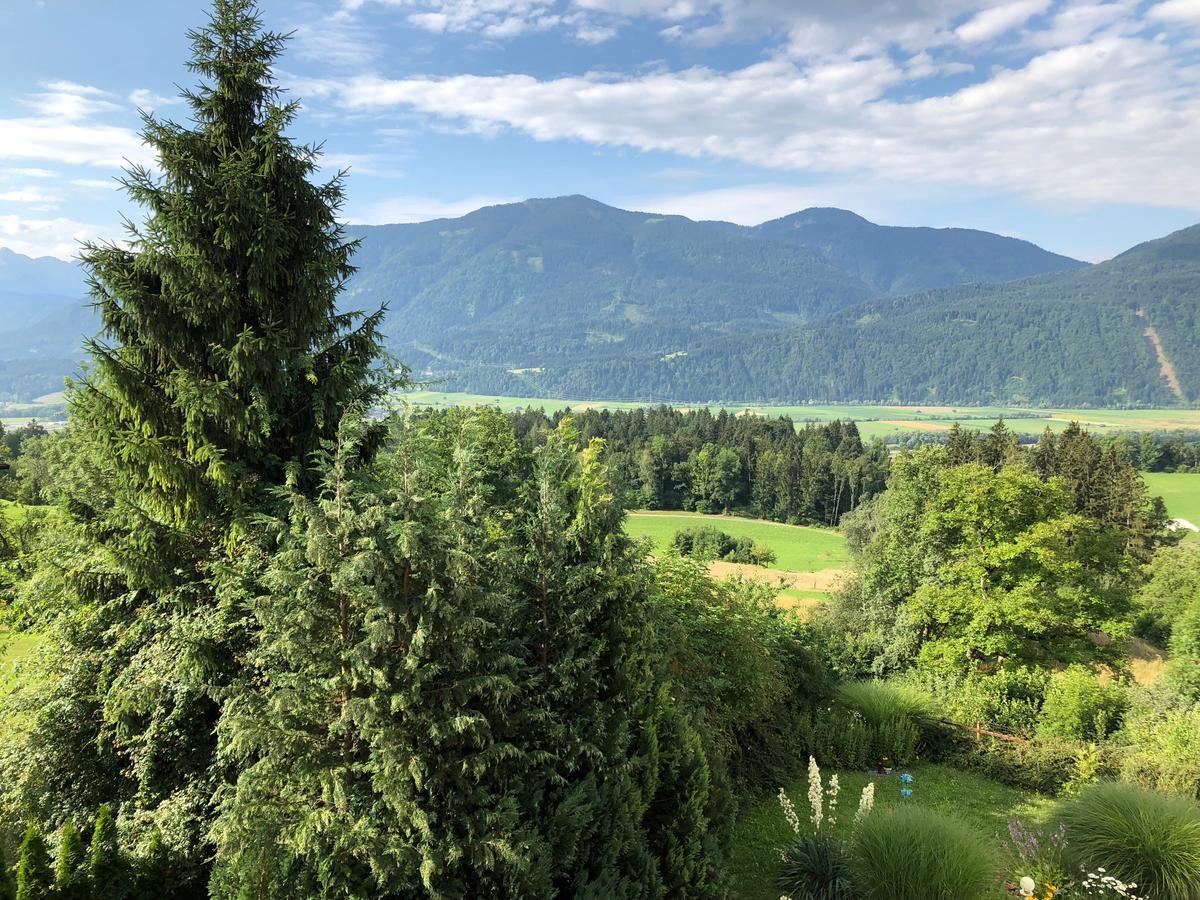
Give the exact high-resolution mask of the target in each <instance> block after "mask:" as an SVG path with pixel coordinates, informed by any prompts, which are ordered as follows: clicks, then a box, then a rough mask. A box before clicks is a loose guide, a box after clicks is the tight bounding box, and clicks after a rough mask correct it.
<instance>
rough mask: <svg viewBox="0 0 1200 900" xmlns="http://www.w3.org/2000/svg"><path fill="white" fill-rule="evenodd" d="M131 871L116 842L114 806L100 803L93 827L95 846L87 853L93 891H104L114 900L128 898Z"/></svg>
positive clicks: (89, 877) (89, 876)
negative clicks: (129, 873) (129, 872)
mask: <svg viewBox="0 0 1200 900" xmlns="http://www.w3.org/2000/svg"><path fill="white" fill-rule="evenodd" d="M127 876H128V871H127V866H126V863H125V860H124V858H123V857H122V854H121V849H120V845H119V844H118V841H117V821H116V818H115V817H114V816H113V811H112V807H110V806H107V805H105V806H101V807H100V812H99V813H98V814H97V815H96V824H95V826H94V827H93V829H92V845H91V849H90V853H89V856H88V879H89V881H90V883H91V886H92V888H93V890H99V889H100V887H101V885H103V890H104V891H105V892H106V894H107V896H109V897H112V898H113V900H120V898H122V897H125V896H126V893H127V891H128V887H129V882H128V877H127Z"/></svg>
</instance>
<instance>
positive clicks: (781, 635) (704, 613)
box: [650, 557, 831, 792]
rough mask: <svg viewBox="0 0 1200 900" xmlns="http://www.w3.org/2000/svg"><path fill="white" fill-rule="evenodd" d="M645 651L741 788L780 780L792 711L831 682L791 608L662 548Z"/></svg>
mask: <svg viewBox="0 0 1200 900" xmlns="http://www.w3.org/2000/svg"><path fill="white" fill-rule="evenodd" d="M654 574H655V591H654V599H655V602H654V603H652V604H651V607H650V609H651V612H652V615H653V617H654V623H653V624H654V630H653V631H654V638H655V643H656V647H655V654H654V655H655V657H656V658H657V659H658V660H660V661H661V664H662V665H663V666H664V667H665V673H664V674H665V675H666V677H668V678H669V679H670V680H671V682H672V684H673V696H675V697H676V698H677V699H678V700H679V702H680V703H681V704H682V705H683V706H684V708H685V709H686V710H688V712H689V713H690V714H691V715H692V718H693V720H694V721H695V722H696V723H698V724H699V725H702V726H703V729H704V730H705V731H706V732H708V733H711V734H712V735H713V736H714V738H715V739H716V741H717V746H718V749H719V750H720V752H721V755H722V756H723V757H724V758H725V759H726V760H727V761H728V766H729V773H730V775H731V776H732V777H733V778H734V779H735V781H736V782H737V783H738V785H739V787H740V788H741V789H743V790H747V789H748V790H750V791H751V792H753V791H754V790H769V789H772V788H774V787H776V786H778V785H779V784H781V783H784V782H786V781H788V780H790V779H791V778H792V777H793V776H794V774H795V773H796V771H797V770H798V769H799V767H800V766H801V765H802V764H803V762H804V760H805V759H806V758H807V757H805V756H803V755H802V754H798V753H797V752H796V746H795V745H796V735H797V731H798V730H799V729H800V728H801V726H800V725H799V719H800V718H801V717H803V716H804V715H805V711H806V710H808V709H811V708H813V707H814V706H815V705H816V703H817V701H818V700H819V699H820V698H822V697H825V696H828V693H829V691H830V690H831V688H830V686H829V684H828V682H827V681H826V679H825V676H824V673H823V672H822V671H821V669H820V667H819V666H818V665H817V664H816V663H815V662H814V660H813V657H812V656H811V655H810V654H809V653H808V652H807V651H806V649H805V646H804V644H803V639H804V636H805V633H804V632H803V631H802V626H801V625H800V624H799V623H798V622H797V621H796V618H795V617H794V616H791V615H788V614H787V613H786V612H785V611H783V610H780V609H777V608H776V607H775V605H774V603H773V600H774V590H773V589H772V588H770V587H768V586H765V585H757V584H751V583H741V584H739V583H736V582H730V581H717V580H715V579H713V578H711V577H709V575H708V573H707V572H705V571H704V570H703V569H702V568H701V567H700V566H699V565H698V564H697V563H695V562H694V561H692V560H688V559H679V558H675V557H666V558H664V559H661V560H659V562H658V563H657V565H656V566H655V569H654Z"/></svg>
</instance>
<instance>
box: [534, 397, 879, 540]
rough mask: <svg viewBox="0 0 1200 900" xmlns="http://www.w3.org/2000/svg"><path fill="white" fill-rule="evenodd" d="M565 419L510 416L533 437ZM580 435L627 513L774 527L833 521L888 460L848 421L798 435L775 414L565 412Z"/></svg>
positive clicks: (865, 494) (871, 485)
mask: <svg viewBox="0 0 1200 900" xmlns="http://www.w3.org/2000/svg"><path fill="white" fill-rule="evenodd" d="M563 415H566V413H558V414H556V415H555V416H551V417H548V416H546V415H545V414H544V413H542V412H541V411H537V410H534V411H524V412H518V413H513V414H512V417H513V421H514V424H515V427H516V428H517V431H518V432H519V433H520V434H522V435H523V436H525V438H526V440H534V441H536V440H537V439H538V438H539V436H540V435H543V434H545V433H546V432H547V431H548V430H549V429H551V428H553V427H554V424H555V422H556V421H558V420H559V419H560V418H561V417H562V416H563ZM571 415H572V418H573V419H574V420H575V422H576V425H577V427H578V428H579V430H580V432H581V433H582V434H583V435H584V437H585V438H590V437H600V438H603V439H604V440H605V442H606V443H607V446H608V449H609V462H610V466H611V468H612V471H613V479H614V483H615V485H616V489H617V492H618V495H619V497H620V499H621V500H622V502H623V503H625V504H626V506H629V507H638V508H646V509H690V510H696V511H698V512H724V511H727V510H735V509H736V510H742V511H746V512H749V513H751V514H753V515H755V516H758V517H760V518H766V519H774V520H776V521H780V522H792V523H810V524H821V525H836V524H837V523H838V522H839V521H840V520H841V517H842V516H843V515H844V514H845V513H846V512H848V511H849V510H851V509H854V508H855V507H856V506H857V505H858V504H859V503H861V502H863V501H864V500H866V499H867V498H869V497H871V496H872V495H874V494H876V493H878V492H879V491H881V490H883V487H884V484H885V482H886V479H887V470H888V454H887V450H886V449H885V448H884V446H883V445H882V444H881V443H879V442H875V443H872V444H870V445H869V446H864V444H863V441H862V438H861V437H860V436H859V433H858V428H857V427H856V426H855V424H854V423H853V422H840V421H835V422H830V423H828V424H825V425H808V426H805V427H804V428H801V429H799V430H797V428H796V427H795V425H794V423H793V422H792V420H791V419H789V418H787V417H785V416H781V417H778V418H768V417H761V416H748V415H732V414H731V413H729V412H728V411H726V410H721V411H719V412H718V413H717V414H716V415H714V414H713V413H712V412H711V411H710V410H708V409H707V408H702V409H699V410H693V411H685V410H678V409H672V408H670V407H665V406H664V407H656V408H652V409H646V410H642V409H634V410H629V411H612V410H600V411H596V410H592V411H587V412H582V413H579V414H571Z"/></svg>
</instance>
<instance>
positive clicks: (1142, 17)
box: [0, 0, 1200, 260]
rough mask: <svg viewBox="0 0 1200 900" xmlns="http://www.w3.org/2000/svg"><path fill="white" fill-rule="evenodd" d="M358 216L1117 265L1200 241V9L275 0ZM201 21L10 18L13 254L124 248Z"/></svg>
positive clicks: (26, 14)
mask: <svg viewBox="0 0 1200 900" xmlns="http://www.w3.org/2000/svg"><path fill="white" fill-rule="evenodd" d="M260 5H261V11H262V15H263V18H264V20H265V22H266V24H267V25H268V27H270V28H272V29H273V30H277V31H282V32H291V33H292V35H293V37H292V40H291V41H290V43H289V45H288V48H287V50H286V52H285V54H284V56H283V57H282V58H281V59H280V60H279V63H278V70H277V76H278V81H279V83H280V85H281V86H282V87H284V88H285V89H286V90H287V91H288V94H289V96H291V97H294V98H298V99H299V100H300V101H301V102H302V111H301V114H300V116H299V118H298V120H297V122H296V123H295V126H294V129H293V133H294V134H295V136H296V137H298V138H300V139H302V140H307V141H314V142H318V141H319V142H323V145H324V149H325V154H326V155H325V163H326V165H327V166H328V171H329V172H332V171H334V170H336V169H338V168H348V170H349V174H348V176H347V189H348V198H347V203H346V206H345V209H344V215H345V218H346V219H347V220H348V221H351V222H357V223H368V224H380V223H388V222H411V221H421V220H425V219H431V218H438V217H443V216H457V215H461V214H463V213H466V212H469V211H470V210H472V209H476V208H478V207H480V206H485V205H489V204H493V203H502V202H509V201H514V200H520V199H524V198H527V197H552V196H559V195H563V194H586V195H588V196H590V197H593V198H595V199H597V200H600V201H603V202H605V203H609V204H612V205H614V206H620V207H623V208H626V209H638V210H645V211H651V212H664V213H677V214H681V215H686V216H689V217H691V218H695V219H725V220H730V221H735V222H739V223H743V224H756V223H758V222H761V221H765V220H768V219H772V218H776V217H779V216H782V215H786V214H787V213H789V212H794V211H796V210H799V209H803V208H805V207H809V206H837V207H842V208H845V209H851V210H854V211H855V212H858V213H860V214H861V215H864V216H866V217H867V218H870V219H872V220H873V221H876V222H880V223H882V224H889V225H930V226H937V227H944V226H962V227H970V228H981V229H986V230H989V231H996V232H1000V233H1003V234H1009V235H1014V236H1017V237H1022V238H1026V239H1028V240H1032V241H1034V242H1036V243H1038V244H1041V245H1042V246H1044V247H1047V248H1048V249H1051V250H1054V251H1057V252H1060V253H1066V254H1069V255H1072V256H1076V257H1078V258H1082V259H1088V260H1099V259H1104V258H1107V257H1109V256H1111V255H1113V254H1115V253H1118V252H1120V251H1121V250H1124V249H1126V248H1128V247H1129V246H1132V245H1133V244H1136V243H1139V242H1141V241H1144V240H1148V239H1152V238H1155V237H1159V236H1162V235H1164V234H1166V233H1168V232H1170V231H1173V230H1175V229H1178V228H1182V227H1185V226H1187V225H1192V224H1195V223H1197V222H1200V0H1143V2H1137V0H1108V2H1101V0H873V2H871V0H262V2H261V4H260ZM206 15H207V5H206V4H205V3H203V2H199V0H196V2H192V0H107V2H103V3H99V2H96V0H0V84H2V85H3V88H4V89H3V91H0V246H4V247H8V248H10V249H12V250H15V251H17V252H19V253H25V254H29V255H54V256H59V257H61V258H70V257H71V256H72V255H73V254H74V253H76V252H77V249H78V242H79V241H80V240H84V239H92V238H97V237H99V238H108V237H112V238H116V237H119V236H120V233H121V232H120V219H121V216H122V215H127V216H132V217H134V218H135V219H136V218H137V217H138V215H139V211H138V210H137V209H136V208H133V207H131V206H130V205H129V203H128V202H127V201H126V200H125V198H124V197H123V195H122V194H121V193H120V192H119V191H118V190H117V189H116V182H115V178H116V176H118V175H119V174H120V171H121V167H122V165H123V161H134V162H140V163H146V164H153V157H152V156H151V155H150V154H149V152H148V150H147V148H146V147H145V146H144V145H143V144H142V143H141V141H140V139H139V136H138V130H139V127H140V119H139V113H138V111H139V110H143V111H146V112H150V113H152V114H153V115H155V116H158V117H163V118H174V119H176V120H179V119H183V118H186V115H187V110H186V106H185V105H183V104H182V103H180V102H179V100H178V99H177V95H178V90H179V86H189V85H191V84H193V83H194V77H193V76H192V75H191V74H190V73H189V72H188V71H187V69H186V66H185V65H184V63H185V61H186V59H187V56H188V53H189V48H188V42H187V38H186V32H187V30H188V29H189V28H192V27H195V26H197V25H200V24H203V22H204V21H205V18H206Z"/></svg>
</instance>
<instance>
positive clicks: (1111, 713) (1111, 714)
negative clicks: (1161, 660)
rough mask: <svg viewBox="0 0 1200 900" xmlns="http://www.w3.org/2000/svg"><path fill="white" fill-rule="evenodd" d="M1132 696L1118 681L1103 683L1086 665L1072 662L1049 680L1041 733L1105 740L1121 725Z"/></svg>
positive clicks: (1072, 739)
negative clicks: (1074, 664)
mask: <svg viewBox="0 0 1200 900" xmlns="http://www.w3.org/2000/svg"><path fill="white" fill-rule="evenodd" d="M1128 708H1129V696H1128V693H1127V692H1126V691H1125V689H1124V688H1123V687H1122V686H1121V685H1119V684H1117V683H1116V682H1109V683H1108V684H1101V683H1100V682H1099V680H1097V678H1096V676H1095V674H1094V673H1093V672H1091V671H1090V670H1089V669H1088V668H1087V667H1086V666H1069V667H1068V668H1067V670H1066V671H1065V672H1063V673H1062V675H1061V676H1059V677H1057V678H1054V679H1052V680H1051V681H1050V685H1049V686H1048V687H1047V688H1046V702H1045V704H1044V705H1043V706H1042V714H1041V717H1040V718H1039V720H1038V733H1039V734H1041V735H1045V736H1046V737H1056V738H1062V739H1064V740H1069V741H1103V740H1104V739H1105V738H1107V737H1108V736H1109V735H1111V734H1112V733H1113V732H1114V731H1116V730H1117V729H1118V728H1119V727H1120V726H1121V720H1122V718H1123V717H1124V715H1125V711H1126V710H1127V709H1128Z"/></svg>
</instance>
